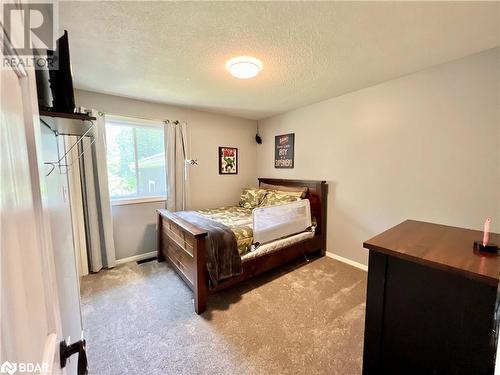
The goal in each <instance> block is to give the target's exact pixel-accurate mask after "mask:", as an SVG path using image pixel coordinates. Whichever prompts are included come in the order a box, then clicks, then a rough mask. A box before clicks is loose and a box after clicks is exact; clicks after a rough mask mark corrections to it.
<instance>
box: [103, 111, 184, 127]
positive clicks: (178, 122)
mask: <svg viewBox="0 0 500 375" xmlns="http://www.w3.org/2000/svg"><path fill="white" fill-rule="evenodd" d="M103 114H104V115H108V116H111V117H125V118H127V117H128V118H130V119H137V120H144V121H152V122H161V123H165V122H166V123H172V124H175V125H177V124H180V123H181V121H179V120H170V119H163V120H159V119H152V118H144V117H139V116H127V115H117V114H114V113H109V112H103ZM182 122H186V121H182Z"/></svg>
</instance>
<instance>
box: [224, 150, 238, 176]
mask: <svg viewBox="0 0 500 375" xmlns="http://www.w3.org/2000/svg"><path fill="white" fill-rule="evenodd" d="M219 174H238V149H237V148H234V147H219Z"/></svg>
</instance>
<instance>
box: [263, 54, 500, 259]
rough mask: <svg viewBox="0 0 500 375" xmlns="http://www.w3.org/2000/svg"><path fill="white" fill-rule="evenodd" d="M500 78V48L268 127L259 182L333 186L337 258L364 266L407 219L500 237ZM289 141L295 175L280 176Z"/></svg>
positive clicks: (331, 225) (331, 238)
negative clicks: (489, 227) (279, 144)
mask: <svg viewBox="0 0 500 375" xmlns="http://www.w3.org/2000/svg"><path fill="white" fill-rule="evenodd" d="M367 63H369V62H367ZM499 68H500V49H499V48H496V49H494V50H489V51H485V52H483V53H480V54H476V55H473V56H469V57H466V58H463V59H460V60H457V61H453V62H450V63H446V64H443V65H439V66H435V67H432V68H430V69H427V70H424V71H421V72H418V73H415V74H412V75H408V76H405V77H402V78H399V79H396V80H392V81H389V82H385V83H382V84H379V85H377V86H373V87H370V88H367V89H363V90H360V91H356V92H353V93H349V94H347V95H344V96H340V97H336V98H332V99H329V100H326V101H323V102H320V103H317V104H313V105H310V106H307V107H303V108H300V109H297V110H294V111H290V112H287V113H285V114H282V115H278V116H275V117H272V118H269V119H266V120H263V121H260V122H259V124H260V129H261V133H262V136H263V139H264V143H263V144H262V145H261V146H258V165H257V170H258V172H259V176H264V177H265V176H269V177H279V178H300V179H322V180H328V182H329V184H330V194H329V203H328V244H327V249H328V251H330V252H333V253H335V254H338V255H340V256H343V257H346V258H349V259H351V260H354V261H357V262H361V263H364V264H367V251H365V250H364V249H363V247H362V243H363V241H365V240H367V239H369V238H370V237H372V236H374V235H375V234H377V233H379V232H381V231H383V230H385V229H388V228H389V227H391V226H393V225H395V224H397V223H399V222H401V221H403V220H405V219H407V218H411V219H417V220H425V221H431V222H437V223H443V224H449V225H455V226H462V227H466V228H474V229H481V227H482V223H483V221H484V218H485V217H487V216H489V217H492V219H493V223H494V224H493V229H494V231H496V232H498V231H499V230H500V151H499V149H500V113H499V112H500V92H499V91H500V69H499ZM289 132H294V133H295V168H294V169H289V170H286V169H275V168H274V166H273V157H274V148H273V147H274V136H275V135H278V134H284V133H289Z"/></svg>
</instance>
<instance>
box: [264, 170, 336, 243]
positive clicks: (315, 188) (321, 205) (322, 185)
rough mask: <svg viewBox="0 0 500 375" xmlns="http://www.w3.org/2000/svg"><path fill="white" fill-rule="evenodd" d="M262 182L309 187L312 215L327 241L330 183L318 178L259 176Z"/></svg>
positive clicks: (308, 194)
mask: <svg viewBox="0 0 500 375" xmlns="http://www.w3.org/2000/svg"><path fill="white" fill-rule="evenodd" d="M261 183H266V184H272V185H282V186H293V187H307V188H308V192H307V196H306V198H307V199H309V202H310V203H311V215H312V216H314V217H315V218H316V221H317V222H318V228H319V231H317V232H316V233H318V234H320V235H322V236H323V237H324V241H325V243H326V235H325V234H326V207H327V205H326V204H327V195H328V184H327V183H326V181H316V180H284V179H279V178H259V186H260V184H261Z"/></svg>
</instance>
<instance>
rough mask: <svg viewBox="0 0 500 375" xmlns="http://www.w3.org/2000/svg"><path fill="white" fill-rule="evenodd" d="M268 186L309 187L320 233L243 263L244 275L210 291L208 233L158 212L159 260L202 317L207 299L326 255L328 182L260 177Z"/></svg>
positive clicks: (165, 211)
mask: <svg viewBox="0 0 500 375" xmlns="http://www.w3.org/2000/svg"><path fill="white" fill-rule="evenodd" d="M261 183H268V184H273V185H282V186H294V187H298V186H307V187H308V188H309V191H308V193H307V196H306V198H307V199H309V201H310V204H311V216H313V217H315V218H316V220H317V225H318V226H317V229H316V234H315V236H314V237H313V238H310V239H307V240H304V241H301V242H299V243H296V244H293V245H290V246H287V247H285V248H282V249H280V250H279V251H277V252H274V253H271V254H266V255H263V256H260V257H257V258H255V259H251V260H248V261H246V262H244V263H243V272H242V273H241V274H240V275H238V276H235V277H232V278H229V279H227V280H224V281H221V282H220V283H219V285H217V286H216V287H214V288H210V287H209V285H208V275H207V270H206V255H205V237H206V236H207V232H206V231H204V230H203V229H200V228H199V227H197V226H195V225H193V224H192V223H190V222H188V221H186V220H184V219H182V218H180V217H179V216H177V215H176V214H175V213H173V212H170V211H168V210H157V213H158V227H157V234H158V241H157V250H158V261H159V262H162V261H165V260H167V261H168V262H169V264H170V265H171V266H172V268H173V269H174V270H175V271H176V272H177V273H178V274H179V275H180V276H181V277H182V279H183V280H184V281H185V282H186V284H187V285H188V286H189V287H190V288H191V290H192V291H193V293H194V306H195V311H196V313H198V314H201V313H202V312H204V311H205V309H206V307H207V296H208V295H209V294H212V293H216V292H218V291H220V290H222V289H225V288H227V287H230V286H232V285H234V284H237V283H239V282H241V281H244V280H247V279H249V278H251V277H252V276H255V275H257V274H260V273H262V272H265V271H268V270H271V269H273V268H276V267H278V266H281V265H283V264H285V263H288V262H291V261H292V260H295V259H297V258H300V257H302V256H304V255H306V254H309V253H313V252H318V253H319V255H321V256H323V255H325V252H326V216H327V215H326V207H327V194H328V185H327V184H326V182H325V181H311V180H282V179H274V178H259V185H260V184H261Z"/></svg>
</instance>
